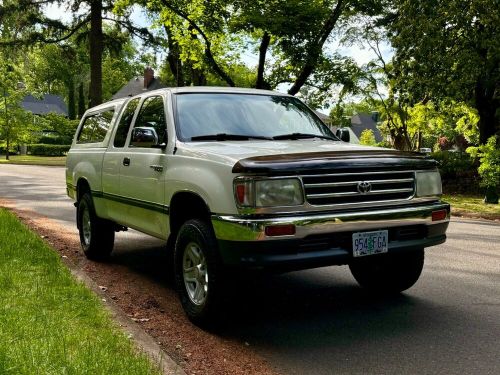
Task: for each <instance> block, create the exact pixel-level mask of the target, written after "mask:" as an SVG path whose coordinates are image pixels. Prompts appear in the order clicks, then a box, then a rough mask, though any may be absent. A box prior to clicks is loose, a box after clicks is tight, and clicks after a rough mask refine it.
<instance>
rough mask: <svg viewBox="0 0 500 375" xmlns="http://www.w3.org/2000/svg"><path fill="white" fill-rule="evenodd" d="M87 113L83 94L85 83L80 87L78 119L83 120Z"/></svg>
mask: <svg viewBox="0 0 500 375" xmlns="http://www.w3.org/2000/svg"><path fill="white" fill-rule="evenodd" d="M84 113H85V93H84V92H83V83H82V82H80V84H79V85H78V118H82V117H83V114H84Z"/></svg>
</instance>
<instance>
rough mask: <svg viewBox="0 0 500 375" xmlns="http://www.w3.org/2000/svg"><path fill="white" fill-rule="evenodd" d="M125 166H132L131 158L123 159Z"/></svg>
mask: <svg viewBox="0 0 500 375" xmlns="http://www.w3.org/2000/svg"><path fill="white" fill-rule="evenodd" d="M123 165H124V166H126V167H128V166H129V165H130V158H123Z"/></svg>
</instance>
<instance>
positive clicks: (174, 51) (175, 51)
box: [164, 26, 186, 87]
mask: <svg viewBox="0 0 500 375" xmlns="http://www.w3.org/2000/svg"><path fill="white" fill-rule="evenodd" d="M164 29H165V32H166V33H167V43H168V55H167V61H168V65H169V67H170V71H171V72H172V75H173V76H174V79H175V85H176V86H177V87H181V86H184V85H185V84H186V83H185V81H184V72H183V66H182V61H181V57H180V48H179V44H178V43H177V42H176V41H175V40H174V39H173V36H172V30H170V28H169V27H167V26H164Z"/></svg>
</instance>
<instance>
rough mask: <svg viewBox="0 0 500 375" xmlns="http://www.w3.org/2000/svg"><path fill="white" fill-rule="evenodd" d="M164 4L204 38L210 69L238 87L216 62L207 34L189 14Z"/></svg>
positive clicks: (166, 1) (165, 0)
mask: <svg viewBox="0 0 500 375" xmlns="http://www.w3.org/2000/svg"><path fill="white" fill-rule="evenodd" d="M162 4H163V5H164V6H165V7H167V8H168V9H170V10H171V11H172V12H174V13H175V14H177V15H178V16H179V17H181V18H183V19H184V20H185V21H187V22H188V23H189V25H190V26H191V27H192V28H193V29H194V30H196V31H197V32H198V33H199V34H200V35H201V37H202V38H203V41H204V42H205V58H206V59H207V63H208V64H209V65H210V67H211V68H212V69H213V71H214V72H215V73H216V74H217V75H218V76H219V77H220V78H222V79H223V80H224V81H226V83H227V84H228V85H229V86H231V87H234V86H236V85H235V83H234V81H233V80H232V79H231V77H230V76H229V75H228V74H227V73H226V72H225V71H224V69H222V67H221V66H220V65H219V64H218V63H217V61H215V58H214V55H213V53H212V44H211V43H210V40H209V38H208V36H207V34H205V32H204V31H203V30H202V29H201V28H200V27H199V26H198V25H197V24H196V22H194V21H193V20H192V19H191V18H190V17H189V15H188V14H186V13H184V12H183V11H182V10H180V9H178V8H176V7H175V6H174V5H172V4H171V3H170V2H169V1H168V0H163V1H162Z"/></svg>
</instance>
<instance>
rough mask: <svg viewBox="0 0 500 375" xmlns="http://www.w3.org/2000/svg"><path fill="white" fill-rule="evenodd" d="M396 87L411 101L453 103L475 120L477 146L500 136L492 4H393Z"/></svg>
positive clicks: (451, 0) (498, 32)
mask: <svg viewBox="0 0 500 375" xmlns="http://www.w3.org/2000/svg"><path fill="white" fill-rule="evenodd" d="M388 20H389V21H390V22H388V23H387V28H388V30H389V36H390V40H391V42H392V45H393V47H394V48H395V49H396V54H395V60H394V72H395V73H394V76H395V79H396V84H395V87H397V90H399V92H406V93H411V97H412V99H413V100H414V101H419V100H422V99H424V98H432V99H433V100H436V99H438V100H439V99H443V98H451V99H454V100H456V101H464V102H468V103H470V105H471V106H472V107H473V108H475V109H476V110H477V112H478V114H479V142H480V143H481V144H484V143H486V141H487V139H488V138H490V137H491V136H492V135H494V134H495V133H497V134H500V91H499V89H500V6H499V2H498V1H491V0H468V1H462V0H435V1H402V0H398V1H395V2H393V5H392V8H391V12H390V13H389V15H388Z"/></svg>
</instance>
